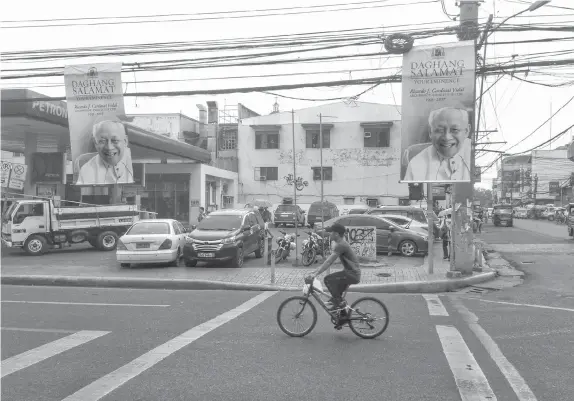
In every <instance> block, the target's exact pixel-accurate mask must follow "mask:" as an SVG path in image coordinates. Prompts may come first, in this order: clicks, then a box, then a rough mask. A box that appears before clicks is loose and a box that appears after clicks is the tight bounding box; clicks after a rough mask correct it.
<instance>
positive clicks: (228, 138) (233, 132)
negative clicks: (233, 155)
mask: <svg viewBox="0 0 574 401" xmlns="http://www.w3.org/2000/svg"><path fill="white" fill-rule="evenodd" d="M219 138H220V140H219V150H234V149H237V129H232V128H226V127H224V128H222V129H221V131H220V134H219Z"/></svg>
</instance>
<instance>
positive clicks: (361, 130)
mask: <svg viewBox="0 0 574 401" xmlns="http://www.w3.org/2000/svg"><path fill="white" fill-rule="evenodd" d="M319 114H322V115H323V178H324V180H323V185H324V197H325V200H328V201H330V202H333V203H335V204H338V205H347V206H349V205H353V204H368V205H372V206H375V205H377V204H384V205H397V204H399V203H403V204H405V203H406V204H408V186H407V185H406V184H400V183H399V172H400V147H401V143H400V138H401V137H400V135H401V126H400V121H401V115H400V110H399V107H397V106H392V105H384V104H376V103H365V102H352V103H350V104H347V103H345V102H339V103H331V104H326V105H322V106H317V107H310V108H306V109H301V110H296V111H295V112H294V114H292V113H291V112H278V110H276V111H275V112H273V113H271V114H270V115H266V116H259V117H253V118H247V119H243V120H242V121H241V123H240V124H239V136H238V159H239V170H238V171H239V200H240V202H241V203H247V202H249V201H250V200H253V199H256V198H265V199H269V200H271V201H272V202H273V203H276V204H277V203H281V202H282V201H283V199H284V198H292V197H293V182H294V181H295V182H297V181H298V182H299V189H300V190H298V191H297V203H299V204H310V203H312V202H315V201H319V200H320V195H321V173H320V166H321V161H320V139H319V138H320V136H319ZM293 120H294V124H293ZM293 137H294V138H295V152H294V151H293ZM293 157H295V164H296V176H294V175H293Z"/></svg>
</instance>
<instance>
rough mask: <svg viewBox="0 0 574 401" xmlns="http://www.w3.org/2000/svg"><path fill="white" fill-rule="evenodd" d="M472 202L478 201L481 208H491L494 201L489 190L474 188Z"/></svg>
mask: <svg viewBox="0 0 574 401" xmlns="http://www.w3.org/2000/svg"><path fill="white" fill-rule="evenodd" d="M474 200H475V201H480V205H481V206H482V207H491V206H492V203H493V201H494V198H493V196H492V191H491V190H490V189H483V188H475V189H474Z"/></svg>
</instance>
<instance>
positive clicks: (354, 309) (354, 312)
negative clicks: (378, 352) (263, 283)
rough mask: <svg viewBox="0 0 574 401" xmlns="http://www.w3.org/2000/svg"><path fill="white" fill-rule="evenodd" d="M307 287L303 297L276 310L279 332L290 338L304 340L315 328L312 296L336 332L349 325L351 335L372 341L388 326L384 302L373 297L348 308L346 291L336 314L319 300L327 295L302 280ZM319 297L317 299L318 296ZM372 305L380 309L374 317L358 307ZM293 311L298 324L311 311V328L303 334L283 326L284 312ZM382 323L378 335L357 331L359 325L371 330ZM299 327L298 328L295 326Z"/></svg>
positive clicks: (359, 300) (287, 301)
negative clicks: (378, 323) (363, 324)
mask: <svg viewBox="0 0 574 401" xmlns="http://www.w3.org/2000/svg"><path fill="white" fill-rule="evenodd" d="M305 284H306V286H305V287H304V290H303V296H301V295H297V296H293V297H290V298H287V299H286V300H285V301H283V302H282V303H281V305H279V309H278V310H277V323H278V324H279V327H280V328H281V330H282V331H283V332H284V333H285V334H287V335H288V336H291V337H303V336H305V335H307V334H309V333H310V332H311V331H312V330H313V329H314V328H315V325H316V324H317V308H316V307H315V305H314V304H313V303H312V302H311V300H310V299H309V298H310V297H311V296H312V297H313V298H315V300H316V301H317V302H318V303H319V304H320V305H321V306H322V307H323V309H324V310H325V312H327V314H328V315H329V316H330V317H331V323H333V324H334V325H335V329H336V330H341V329H342V328H343V326H345V325H347V324H348V325H349V328H350V329H351V331H352V332H353V333H355V334H356V335H357V336H359V337H361V338H366V339H372V338H376V337H378V336H380V335H381V334H383V333H384V331H385V330H386V329H387V326H388V325H389V311H388V310H387V307H386V306H385V304H384V303H383V302H381V301H380V300H378V299H376V298H373V297H362V298H359V299H357V300H356V301H355V302H354V303H353V305H351V306H348V304H347V302H346V301H345V296H346V295H347V291H348V288H347V290H346V291H345V292H344V293H343V305H344V308H341V309H337V310H329V309H328V308H327V306H326V305H325V302H323V299H321V295H323V296H326V297H329V298H330V295H329V294H327V293H326V292H324V291H322V290H321V289H320V288H317V287H315V286H314V285H313V282H312V281H311V280H308V279H305ZM317 294H319V295H317ZM369 302H372V303H373V304H374V305H376V306H377V307H379V308H380V309H379V311H378V312H376V313H375V314H373V313H369V312H368V311H366V312H363V308H365V306H361V308H359V305H360V304H368V303H369ZM288 307H292V308H293V310H294V312H295V313H294V315H293V319H294V320H296V319H297V320H298V319H300V318H301V316H302V315H303V313H304V312H305V310H310V311H311V315H312V319H311V324H310V325H309V327H308V328H306V329H304V330H303V331H297V332H296V331H291V330H288V329H287V328H286V326H285V322H283V314H284V312H285V313H287V308H288ZM378 321H382V327H381V328H379V329H378V330H377V331H375V332H374V333H371V334H365V333H363V332H362V331H361V330H360V329H359V323H365V324H366V326H368V328H369V329H371V330H372V329H374V328H375V326H374V323H375V322H378ZM297 326H298V327H299V325H297Z"/></svg>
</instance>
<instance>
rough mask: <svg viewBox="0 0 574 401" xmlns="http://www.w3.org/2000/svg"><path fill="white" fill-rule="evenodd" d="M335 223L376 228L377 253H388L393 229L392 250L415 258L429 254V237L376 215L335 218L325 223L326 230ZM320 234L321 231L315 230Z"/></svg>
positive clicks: (353, 215)
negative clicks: (417, 255) (420, 254)
mask: <svg viewBox="0 0 574 401" xmlns="http://www.w3.org/2000/svg"><path fill="white" fill-rule="evenodd" d="M334 223H339V224H342V225H343V226H345V227H348V226H359V227H361V226H363V227H365V226H374V227H376V230H377V253H383V252H388V244H389V235H391V229H393V233H392V235H391V250H392V252H395V253H400V254H401V255H403V256H415V255H416V254H419V253H423V254H427V253H428V235H427V234H425V233H422V232H419V231H414V230H409V229H407V228H404V227H401V226H399V225H397V224H395V223H393V222H392V221H390V220H388V219H386V218H384V217H379V216H375V215H367V214H352V215H347V216H340V217H335V218H333V219H331V220H328V221H325V228H326V227H329V226H331V225H333V224H334ZM315 231H316V232H319V229H318V228H316V229H315Z"/></svg>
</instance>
